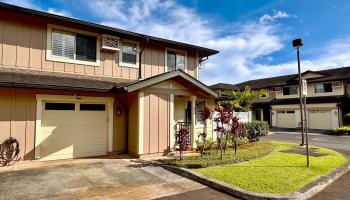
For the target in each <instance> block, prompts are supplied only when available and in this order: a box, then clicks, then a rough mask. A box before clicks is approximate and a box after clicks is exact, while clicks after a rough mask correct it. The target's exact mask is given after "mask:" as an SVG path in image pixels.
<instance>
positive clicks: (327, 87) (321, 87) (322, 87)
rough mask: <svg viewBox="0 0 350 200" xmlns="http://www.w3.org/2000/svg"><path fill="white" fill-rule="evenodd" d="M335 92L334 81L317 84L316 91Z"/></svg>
mask: <svg viewBox="0 0 350 200" xmlns="http://www.w3.org/2000/svg"><path fill="white" fill-rule="evenodd" d="M326 92H333V86H332V83H318V84H315V93H326Z"/></svg>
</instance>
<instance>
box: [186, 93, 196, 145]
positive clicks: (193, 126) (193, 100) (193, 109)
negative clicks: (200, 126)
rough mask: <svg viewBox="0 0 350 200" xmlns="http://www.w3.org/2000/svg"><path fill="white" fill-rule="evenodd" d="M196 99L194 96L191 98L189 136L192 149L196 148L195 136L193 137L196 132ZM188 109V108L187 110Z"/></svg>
mask: <svg viewBox="0 0 350 200" xmlns="http://www.w3.org/2000/svg"><path fill="white" fill-rule="evenodd" d="M196 99H197V97H196V96H191V115H192V116H191V122H192V123H191V134H192V137H191V138H192V141H191V143H192V147H193V148H197V145H196V142H195V141H196V138H197V136H196V135H195V132H196ZM187 109H188V108H187Z"/></svg>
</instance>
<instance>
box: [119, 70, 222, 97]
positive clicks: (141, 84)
mask: <svg viewBox="0 0 350 200" xmlns="http://www.w3.org/2000/svg"><path fill="white" fill-rule="evenodd" d="M174 78H180V79H181V81H182V82H183V81H184V82H185V83H186V86H191V85H192V86H195V87H196V88H199V89H201V90H202V91H204V92H206V93H207V94H209V95H211V96H212V97H214V98H217V97H218V93H216V92H215V91H213V90H212V89H210V88H209V87H208V86H207V85H205V84H204V83H202V82H200V81H199V80H197V79H195V78H193V77H192V76H190V75H189V74H187V73H185V72H183V71H182V70H181V69H178V70H175V71H170V72H166V73H163V74H159V75H157V76H152V77H150V78H146V79H144V80H141V81H138V82H135V83H131V84H128V85H125V86H124V89H125V90H126V91H127V92H134V91H137V90H140V89H142V88H145V87H148V86H151V85H154V84H156V83H159V82H162V81H165V80H169V79H174Z"/></svg>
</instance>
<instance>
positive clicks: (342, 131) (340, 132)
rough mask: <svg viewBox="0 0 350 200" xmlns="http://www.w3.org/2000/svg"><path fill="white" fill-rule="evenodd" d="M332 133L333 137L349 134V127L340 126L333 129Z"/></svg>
mask: <svg viewBox="0 0 350 200" xmlns="http://www.w3.org/2000/svg"><path fill="white" fill-rule="evenodd" d="M332 133H333V134H334V135H345V134H350V126H341V127H338V128H335V129H333V131H332Z"/></svg>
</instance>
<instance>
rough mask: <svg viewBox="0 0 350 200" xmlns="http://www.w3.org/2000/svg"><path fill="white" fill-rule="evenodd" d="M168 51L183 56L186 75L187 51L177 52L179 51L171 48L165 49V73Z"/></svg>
mask: <svg viewBox="0 0 350 200" xmlns="http://www.w3.org/2000/svg"><path fill="white" fill-rule="evenodd" d="M168 51H171V52H175V53H182V54H184V55H185V72H186V73H188V68H187V51H184V50H179V49H172V48H165V72H168V71H169V69H168Z"/></svg>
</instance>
